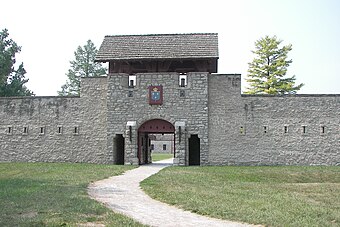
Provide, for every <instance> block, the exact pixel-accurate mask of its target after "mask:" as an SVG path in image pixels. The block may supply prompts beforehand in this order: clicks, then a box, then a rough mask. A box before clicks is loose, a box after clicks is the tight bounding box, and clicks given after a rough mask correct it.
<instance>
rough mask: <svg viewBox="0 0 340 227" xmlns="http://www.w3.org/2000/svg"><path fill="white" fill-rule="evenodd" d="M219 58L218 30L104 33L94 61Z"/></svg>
mask: <svg viewBox="0 0 340 227" xmlns="http://www.w3.org/2000/svg"><path fill="white" fill-rule="evenodd" d="M211 58H218V37H217V33H192V34H161V35H116V36H105V38H104V41H103V43H102V45H101V47H100V49H99V51H98V53H97V56H96V61H99V62H103V61H115V60H116V61H119V60H148V59H150V60H152V59H211Z"/></svg>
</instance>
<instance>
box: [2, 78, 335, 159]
mask: <svg viewBox="0 0 340 227" xmlns="http://www.w3.org/2000/svg"><path fill="white" fill-rule="evenodd" d="M179 76H180V75H179V74H178V73H139V74H136V86H135V87H133V88H131V87H129V86H128V85H129V83H128V80H129V75H127V74H110V75H109V76H108V77H98V78H85V79H83V80H82V82H81V96H80V97H13V98H0V141H1V143H0V162H9V161H18V162H19V161H22V162H38V161H41V162H89V163H116V162H117V159H118V158H117V152H118V151H116V150H115V145H114V141H115V138H117V135H118V137H120V135H122V136H123V137H124V139H125V143H124V144H125V162H124V163H125V164H138V158H137V150H138V143H137V139H138V128H139V127H140V126H141V125H142V124H143V123H144V122H146V121H148V120H152V119H163V120H166V121H168V122H170V123H172V124H173V125H174V126H175V147H176V154H175V157H176V159H175V161H176V163H177V164H178V165H188V158H189V157H188V138H190V136H191V135H194V134H197V135H198V137H199V138H200V149H201V152H200V160H201V162H200V163H201V165H340V149H339V147H340V133H339V131H340V95H291V96H269V95H241V94H240V88H241V85H240V84H241V83H240V82H241V77H240V75H238V74H226V75H222V74H212V75H210V74H208V73H199V72H195V73H188V74H187V86H185V87H180V86H179ZM150 85H162V86H163V99H164V102H163V105H149V102H148V95H149V93H148V86H150ZM130 126H131V140H130ZM179 136H181V139H179ZM120 138H121V137H120Z"/></svg>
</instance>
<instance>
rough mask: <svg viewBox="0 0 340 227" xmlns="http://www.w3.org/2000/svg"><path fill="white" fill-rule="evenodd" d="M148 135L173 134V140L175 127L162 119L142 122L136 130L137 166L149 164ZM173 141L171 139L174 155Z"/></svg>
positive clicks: (149, 148) (149, 147)
mask: <svg viewBox="0 0 340 227" xmlns="http://www.w3.org/2000/svg"><path fill="white" fill-rule="evenodd" d="M150 134H163V135H164V134H173V136H174V138H175V126H174V125H173V124H171V123H170V122H168V121H166V120H162V119H152V120H149V121H146V122H144V123H143V124H142V125H141V126H140V127H139V128H138V153H137V157H138V161H139V164H140V165H141V164H147V163H150V162H151V143H150V142H151V139H150V137H149V135H150ZM174 141H175V139H173V147H174V155H175V142H174Z"/></svg>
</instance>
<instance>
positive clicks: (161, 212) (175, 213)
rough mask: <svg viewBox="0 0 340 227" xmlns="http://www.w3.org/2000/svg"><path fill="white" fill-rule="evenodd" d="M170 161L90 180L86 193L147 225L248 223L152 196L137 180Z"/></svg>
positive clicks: (226, 224)
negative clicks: (185, 207)
mask: <svg viewBox="0 0 340 227" xmlns="http://www.w3.org/2000/svg"><path fill="white" fill-rule="evenodd" d="M170 165H172V159H168V160H163V161H161V162H156V163H153V164H150V165H143V166H140V167H138V168H136V169H133V170H129V171H127V172H126V173H125V174H123V175H120V176H114V177H110V178H108V179H104V180H101V181H97V182H94V183H92V184H90V186H89V188H88V193H89V195H90V196H91V197H92V198H94V199H96V200H97V201H99V202H102V203H104V204H105V205H106V206H107V207H109V208H111V209H112V210H114V211H115V212H118V213H122V214H124V215H126V216H129V217H131V218H133V219H135V220H137V221H139V222H140V223H142V224H146V225H150V226H176V227H179V226H186V227H188V226H195V227H197V226H251V225H247V224H242V223H237V222H230V221H223V220H219V219H214V218H208V217H205V216H201V215H197V214H194V213H191V212H188V211H184V210H181V209H178V208H176V207H174V206H170V205H167V204H165V203H161V202H159V201H156V200H153V199H151V198H150V197H149V196H148V195H146V194H145V193H144V192H143V191H142V190H141V189H140V187H139V182H141V181H142V180H144V179H145V178H148V177H149V176H151V175H153V174H155V173H157V172H158V171H160V170H161V169H163V168H165V167H167V166H170Z"/></svg>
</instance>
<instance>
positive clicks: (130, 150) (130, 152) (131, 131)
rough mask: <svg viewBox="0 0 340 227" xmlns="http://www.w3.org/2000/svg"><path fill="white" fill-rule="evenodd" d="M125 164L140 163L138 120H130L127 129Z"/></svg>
mask: <svg viewBox="0 0 340 227" xmlns="http://www.w3.org/2000/svg"><path fill="white" fill-rule="evenodd" d="M124 138H125V161H124V163H125V165H138V164H139V162H138V157H137V152H138V131H137V128H136V121H128V122H127V123H126V130H125V136H124Z"/></svg>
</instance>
